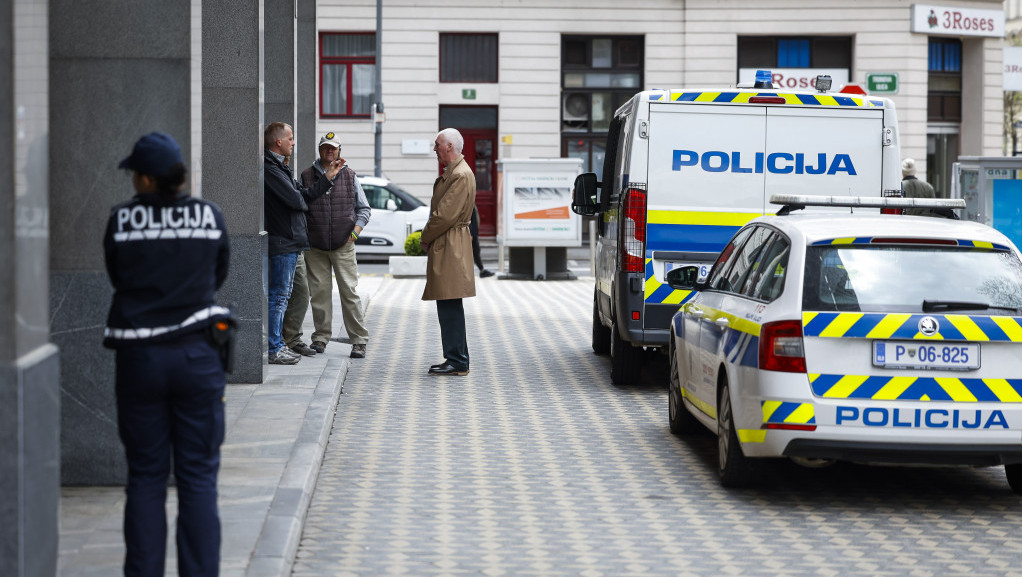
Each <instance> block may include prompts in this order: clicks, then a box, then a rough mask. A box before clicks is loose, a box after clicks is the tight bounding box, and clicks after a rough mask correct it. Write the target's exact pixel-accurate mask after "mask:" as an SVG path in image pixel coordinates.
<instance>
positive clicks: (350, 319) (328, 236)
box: [296, 132, 372, 359]
mask: <svg viewBox="0 0 1022 577" xmlns="http://www.w3.org/2000/svg"><path fill="white" fill-rule="evenodd" d="M340 154H341V141H340V140H338V139H337V135H336V134H334V133H333V132H328V133H326V134H325V135H324V136H323V137H322V138H320V139H319V158H317V159H316V160H315V161H314V162H313V163H312V166H310V167H309V168H307V169H305V170H304V171H303V172H302V184H303V185H304V186H306V187H308V188H313V187H316V186H318V185H320V183H322V182H327V183H329V184H330V186H331V188H330V189H329V190H328V191H327V193H326V194H325V195H323V196H321V197H319V198H317V199H315V200H313V201H311V202H309V212H308V213H307V214H306V219H307V221H308V224H309V244H310V245H311V246H312V248H311V249H309V251H308V252H306V253H305V270H306V275H307V278H308V282H309V290H308V292H309V300H305V301H304V303H299V305H302V306H301V318H303V319H304V318H305V311H307V310H308V306H309V302H310V300H311V303H312V321H313V324H314V325H315V327H316V329H315V331H314V332H313V333H312V347H311V348H312V350H314V351H315V352H317V353H322V352H324V351H325V350H326V345H327V342H329V340H330V336H331V335H332V334H333V315H334V306H333V291H332V288H331V287H332V286H333V284H332V283H331V282H330V277H331V271H332V272H333V276H334V277H335V278H336V279H337V291H338V292H339V293H340V300H341V316H342V318H343V319H344V329H345V330H346V331H347V333H348V340H349V341H350V342H351V354H350V357H351V358H353V359H361V358H364V357H365V356H366V343H367V342H369V330H368V329H367V328H366V325H365V319H364V317H363V315H362V299H361V298H360V297H359V296H358V263H357V262H356V259H355V241H356V240H357V239H358V235H359V234H360V233H361V232H362V229H363V228H364V227H365V225H367V224H369V217H370V216H372V208H371V207H370V206H369V201H368V200H367V199H366V195H365V191H363V190H362V185H361V184H359V182H358V179H357V178H355V171H354V170H352V169H351V167H349V166H348V165H347V163H346V162H345V161H344V159H343V158H340ZM335 163H336V164H339V165H340V166H341V168H340V170H339V171H338V172H337V174H336V175H335V176H334V177H333V178H332V179H329V178H328V177H327V173H326V170H324V167H328V166H331V165H333V164H335ZM296 306H297V305H296Z"/></svg>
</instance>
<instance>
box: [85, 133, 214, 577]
mask: <svg viewBox="0 0 1022 577" xmlns="http://www.w3.org/2000/svg"><path fill="white" fill-rule="evenodd" d="M119 168H123V169H127V170H130V171H132V184H133V186H134V188H135V192H136V193H137V194H136V195H135V196H134V197H133V198H132V199H131V200H129V201H127V202H123V203H121V204H118V205H117V206H115V207H114V208H113V210H112V212H111V214H110V219H109V221H108V223H107V228H106V235H105V237H104V239H103V248H104V251H105V259H106V269H107V273H108V275H109V278H110V284H111V285H113V289H114V294H113V300H112V302H111V304H110V313H109V315H108V316H107V323H106V330H105V332H104V339H103V345H104V346H106V347H108V348H112V349H114V350H115V351H116V358H115V365H116V377H115V385H114V388H115V393H116V399H117V429H118V433H119V435H120V438H121V443H122V444H123V445H124V452H125V456H126V457H127V462H128V482H127V487H126V489H125V493H126V496H127V499H126V501H125V505H124V527H123V531H124V544H125V556H124V575H126V576H142V575H145V576H149V575H161V576H162V575H163V573H164V565H165V558H166V546H167V515H166V501H167V479H168V477H169V476H170V472H171V469H172V467H171V463H172V462H173V471H174V478H175V480H176V481H177V483H176V484H177V503H178V505H177V524H176V526H177V536H176V537H177V539H176V541H177V566H178V573H179V574H180V575H217V574H218V571H219V565H220V540H221V534H220V517H219V513H218V510H217V473H218V471H219V468H220V444H221V443H222V442H223V440H224V387H225V385H226V384H227V380H226V377H225V376H224V372H225V369H226V368H227V367H226V366H225V356H224V346H225V343H226V342H227V341H226V339H221V338H220V337H222V336H224V335H226V334H228V332H229V326H230V322H231V321H230V311H229V310H228V309H227V308H225V307H222V306H218V305H217V303H216V300H215V294H216V291H217V290H218V289H219V288H220V287H221V286H222V285H223V283H224V280H226V278H227V269H228V265H229V260H230V253H231V251H230V245H229V240H228V236H227V226H226V223H225V221H224V216H223V214H222V213H221V212H220V208H219V207H217V206H216V205H215V204H213V203H211V202H208V201H205V200H202V199H199V198H194V197H192V196H189V195H188V194H187V193H186V192H183V186H184V184H185V181H186V179H187V174H188V173H187V170H186V168H185V165H184V159H183V157H182V155H181V148H180V147H179V146H178V144H177V142H175V141H174V139H173V138H171V137H170V136H169V135H167V134H164V133H160V132H154V133H151V134H148V135H146V136H143V137H142V138H141V139H139V140H138V142H136V143H135V146H134V149H133V150H132V153H131V156H129V157H127V158H125V159H124V160H123V161H122V162H121V164H120V166H119ZM218 331H219V332H218Z"/></svg>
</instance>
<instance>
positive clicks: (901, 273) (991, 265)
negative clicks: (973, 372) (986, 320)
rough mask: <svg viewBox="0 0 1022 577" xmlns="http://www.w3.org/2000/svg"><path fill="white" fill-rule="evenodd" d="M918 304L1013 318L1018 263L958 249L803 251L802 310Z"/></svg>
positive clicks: (1008, 255) (1020, 299)
mask: <svg viewBox="0 0 1022 577" xmlns="http://www.w3.org/2000/svg"><path fill="white" fill-rule="evenodd" d="M924 300H925V301H954V302H969V303H983V304H987V305H989V306H990V307H991V310H990V311H989V313H988V314H995V315H1004V314H1015V313H1016V311H1014V310H1011V309H1019V308H1022V262H1020V261H1019V259H1018V257H1017V256H1015V254H1014V253H1013V252H1008V251H999V250H983V249H972V248H959V247H913V246H893V247H892V246H875V245H872V246H871V245H841V246H834V245H827V246H812V247H808V248H807V250H806V270H805V282H804V285H803V292H802V308H803V310H807V311H861V312H904V313H920V312H925V311H923V301H924ZM999 308H1004V309H1008V310H1007V312H1006V311H1005V310H995V309H999Z"/></svg>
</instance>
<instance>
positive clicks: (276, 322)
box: [266, 252, 298, 355]
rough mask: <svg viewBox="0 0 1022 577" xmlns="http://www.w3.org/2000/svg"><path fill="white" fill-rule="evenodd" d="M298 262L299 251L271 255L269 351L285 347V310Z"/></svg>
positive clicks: (268, 290) (271, 352) (272, 351)
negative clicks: (282, 333) (283, 332)
mask: <svg viewBox="0 0 1022 577" xmlns="http://www.w3.org/2000/svg"><path fill="white" fill-rule="evenodd" d="M297 264H298V253H297V252H290V253H287V254H275V255H272V256H270V266H269V269H270V271H269V272H270V274H269V278H268V284H269V286H268V287H267V290H266V294H267V295H268V297H269V308H268V311H267V315H268V316H269V318H268V319H267V321H266V324H267V325H268V326H267V332H268V333H269V338H268V340H269V353H270V354H271V355H272V354H273V353H275V352H277V351H279V350H280V349H282V348H284V338H283V337H282V336H281V331H282V330H283V328H284V311H286V310H287V301H288V299H290V298H291V285H292V284H293V283H294V280H295V265H297Z"/></svg>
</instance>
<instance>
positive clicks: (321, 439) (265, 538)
mask: <svg viewBox="0 0 1022 577" xmlns="http://www.w3.org/2000/svg"><path fill="white" fill-rule="evenodd" d="M380 284H382V282H381V283H380ZM378 288H379V287H378V286H377V287H376V289H377V290H378ZM359 292H360V293H361V291H359ZM361 296H362V311H363V313H367V312H368V310H369V303H370V302H371V301H372V294H371V293H370V292H369V291H366V293H365V294H363V295H361ZM350 366H351V361H350V360H348V359H342V358H331V359H329V360H327V364H326V366H325V367H324V368H323V373H322V375H320V378H319V381H318V382H317V384H316V390H315V392H314V393H313V398H312V400H311V401H310V403H309V406H308V408H307V409H306V411H305V418H304V419H303V421H302V428H301V430H300V431H299V433H298V438H297V439H296V440H295V444H294V447H293V448H292V450H291V454H290V456H289V457H288V461H287V466H286V467H285V469H284V473H283V475H282V476H281V479H280V483H279V484H278V486H277V490H276V491H275V493H274V496H273V501H272V502H271V504H270V510H269V512H268V513H267V517H266V520H265V522H264V524H263V528H262V531H261V532H260V534H259V538H258V539H257V541H256V545H255V549H254V551H253V552H252V559H251V561H250V563H249V565H248V569H247V570H246V571H245V576H246V577H288V576H290V575H291V571H292V567H293V565H294V561H295V555H296V554H297V553H298V545H299V543H300V542H301V537H302V530H303V528H304V526H305V518H306V516H307V515H308V511H309V503H310V502H311V501H312V494H313V492H314V491H315V490H316V480H317V479H318V478H319V470H320V466H321V465H322V463H323V455H324V453H325V452H326V445H327V442H328V440H329V437H330V429H331V427H332V425H333V420H334V414H335V413H336V409H337V402H338V398H339V397H340V395H341V394H342V392H343V384H344V378H345V377H346V376H347V374H348V368H349V367H350Z"/></svg>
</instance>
